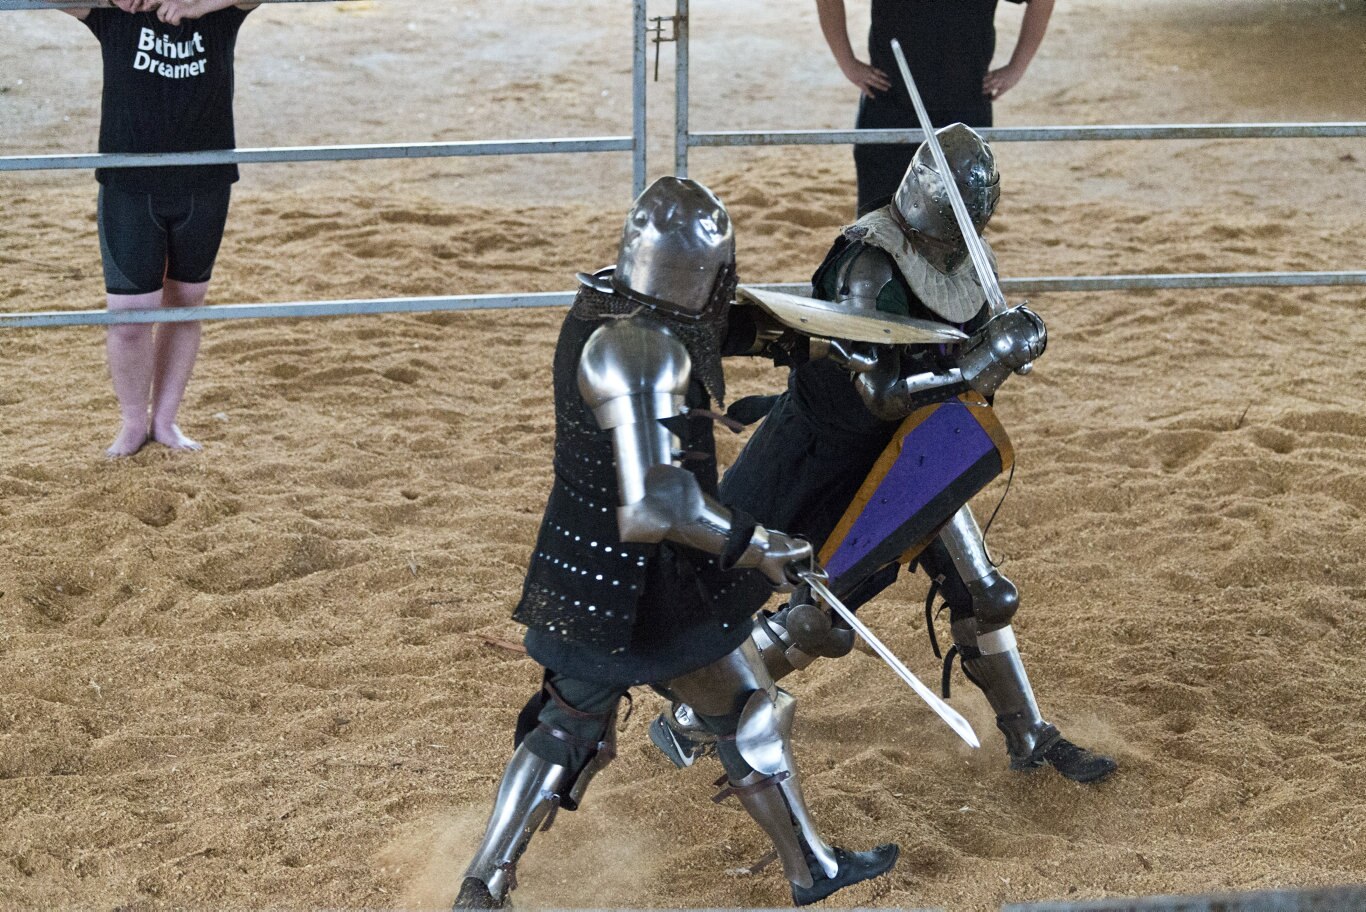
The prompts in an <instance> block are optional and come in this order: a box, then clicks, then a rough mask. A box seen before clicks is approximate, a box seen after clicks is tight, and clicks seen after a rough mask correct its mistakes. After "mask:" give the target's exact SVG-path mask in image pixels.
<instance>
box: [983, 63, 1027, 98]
mask: <svg viewBox="0 0 1366 912" xmlns="http://www.w3.org/2000/svg"><path fill="white" fill-rule="evenodd" d="M1023 75H1024V69H1023V68H1019V69H1017V68H1016V67H1013V66H1011V65H1010V64H1006V65H1005V66H1003V67H1001V68H1000V69H999V70H992V71H991V72H989V73H987V75H986V77H985V78H984V79H983V80H982V94H983V95H985V96H986V97H988V98H991V99H996V98H1000V97H1001V96H1002V95H1004V94H1005V93H1006V92H1009V91H1010V90H1011V89H1013V88H1014V87H1015V83H1017V82H1019V81H1020V77H1021V76H1023Z"/></svg>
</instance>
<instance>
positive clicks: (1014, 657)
mask: <svg viewBox="0 0 1366 912" xmlns="http://www.w3.org/2000/svg"><path fill="white" fill-rule="evenodd" d="M960 623H963V622H960ZM967 623H973V624H975V621H972V619H967ZM954 641H955V642H957V643H959V644H960V647H961V645H962V640H961V639H960V637H959V624H954ZM975 641H976V646H977V650H979V651H980V655H976V656H973V657H971V658H968V657H966V656H965V657H964V659H963V669H964V670H965V671H966V672H967V674H968V677H970V678H971V679H972V680H973V681H974V682H975V683H976V684H977V686H978V687H980V688H981V689H982V693H983V694H985V695H986V698H987V702H988V703H990V704H991V708H992V709H993V710H994V711H995V713H996V727H997V728H999V729H1000V730H1001V734H1003V735H1005V739H1006V750H1007V752H1009V754H1010V757H1011V759H1012V760H1019V761H1024V760H1026V759H1028V758H1029V757H1030V755H1032V754H1033V753H1034V751H1035V750H1036V749H1037V748H1038V747H1039V746H1040V745H1042V744H1044V743H1045V742H1046V741H1047V740H1048V739H1049V738H1051V737H1053V735H1054V733H1055V732H1056V729H1054V728H1053V726H1052V725H1050V724H1049V723H1048V722H1046V721H1045V720H1044V718H1043V716H1042V715H1040V713H1039V706H1038V703H1037V702H1036V701H1035V700H1034V689H1033V688H1032V687H1031V686H1030V684H1029V675H1027V674H1026V673H1025V668H1024V662H1023V661H1021V659H1020V650H1019V648H1018V647H1017V646H1016V644H1015V632H1014V631H1013V630H1011V628H1010V626H1009V625H1007V626H1005V627H1002V628H1000V629H999V630H993V631H992V632H990V633H985V634H979V635H977V636H976V637H975Z"/></svg>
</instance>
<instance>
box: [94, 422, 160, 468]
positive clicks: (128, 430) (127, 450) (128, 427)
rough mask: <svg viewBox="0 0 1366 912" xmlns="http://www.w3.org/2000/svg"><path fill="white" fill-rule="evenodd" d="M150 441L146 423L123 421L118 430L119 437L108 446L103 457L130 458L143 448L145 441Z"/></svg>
mask: <svg viewBox="0 0 1366 912" xmlns="http://www.w3.org/2000/svg"><path fill="white" fill-rule="evenodd" d="M151 439H152V438H151V436H150V435H149V434H148V433H147V424H146V422H128V421H125V422H124V423H123V427H121V428H119V435H118V436H117V437H115V438H114V442H113V443H111V444H109V446H108V448H106V449H105V451H104V455H106V456H108V457H109V458H110V459H121V458H122V457H124V456H132V455H133V454H134V453H136V452H137V451H138V450H140V449H142V448H143V447H145V446H146V445H147V441H149V440H151Z"/></svg>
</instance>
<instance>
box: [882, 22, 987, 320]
mask: <svg viewBox="0 0 1366 912" xmlns="http://www.w3.org/2000/svg"><path fill="white" fill-rule="evenodd" d="M892 54H893V55H895V57H896V65H897V66H898V67H900V68H901V78H902V79H903V80H904V81H905V83H906V91H907V92H908V93H910V96H911V104H912V105H913V106H914V107H915V116H916V119H918V120H919V121H920V129H921V130H924V131H925V145H927V146H929V147H930V154H931V155H933V156H934V165H935V167H936V168H938V169H939V177H940V178H941V179H942V180H943V181H944V187H945V191H946V192H947V193H948V195H949V205H950V206H952V207H953V217H954V219H955V220H956V221H957V222H958V230H959V231H961V232H963V241H964V243H966V244H967V247H968V256H969V257H971V258H972V267H973V268H974V269H976V270H977V281H978V284H980V285H981V286H982V290H983V291H985V292H986V295H987V300H988V301H990V302H991V305H992V309H993V310H994V311H995V312H996V313H1000V312H1001V311H1004V310H1005V309H1006V296H1005V294H1004V293H1003V292H1002V291H1001V284H1000V283H999V282H997V281H996V273H995V271H994V270H992V268H991V260H990V259H989V258H988V257H987V249H986V247H984V246H982V239H981V237H979V236H978V234H977V228H976V227H975V226H974V225H973V224H972V216H970V215H968V207H967V205H966V204H965V203H964V202H963V194H962V193H960V192H959V190H958V182H957V181H955V180H954V179H953V172H952V171H950V170H949V162H948V159H946V158H945V157H944V148H943V146H941V145H939V137H938V136H935V135H934V125H933V124H931V123H930V115H929V114H927V113H926V112H925V102H923V101H921V100H920V90H919V89H917V88H916V87H915V79H914V78H913V77H912V76H911V67H910V65H909V64H907V63H906V55H905V54H904V53H902V51H901V42H900V41H897V40H896V39H895V38H893V39H892Z"/></svg>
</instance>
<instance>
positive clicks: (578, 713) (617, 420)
mask: <svg viewBox="0 0 1366 912" xmlns="http://www.w3.org/2000/svg"><path fill="white" fill-rule="evenodd" d="M734 257H735V251H734V241H733V237H732V233H731V227H730V219H729V217H728V215H727V213H726V210H725V208H724V207H723V206H722V205H721V203H720V201H718V200H717V199H716V197H715V196H713V195H712V194H711V192H710V191H708V190H707V189H706V188H705V187H703V186H701V185H700V184H697V183H695V182H693V181H688V180H679V179H677V178H662V179H660V180H659V181H657V182H655V183H654V184H653V185H652V186H651V187H650V188H649V189H647V190H646V191H645V192H644V193H643V194H642V195H641V196H640V198H639V199H638V200H637V201H636V204H635V206H634V208H633V209H632V210H631V212H630V214H629V215H628V216H627V220H626V227H625V230H624V231H623V234H622V241H621V247H620V251H619V255H618V258H617V263H616V265H615V267H614V268H610V269H607V270H602V271H600V272H598V273H596V274H594V275H591V276H588V275H581V276H580V280H581V281H582V282H583V283H584V285H585V287H584V288H583V289H582V290H581V291H580V293H579V295H578V298H577V300H576V302H575V304H574V306H573V308H572V310H571V311H570V314H569V316H568V317H567V318H566V320H565V322H564V326H563V329H562V330H561V333H560V338H559V343H558V345H557V346H556V350H555V362H554V378H553V379H554V397H555V424H556V426H555V482H554V487H553V488H552V490H551V493H550V499H549V502H548V503H547V505H546V511H545V518H544V520H543V522H542V525H541V530H540V534H539V536H538V538H537V541H536V545H535V552H534V554H533V556H532V559H531V564H530V567H529V569H528V571H527V578H526V584H525V588H524V592H523V596H522V599H521V602H520V604H519V605H518V607H517V611H516V614H515V616H516V618H517V619H518V620H520V621H522V622H523V623H525V624H526V625H527V626H528V628H529V629H528V631H527V634H526V646H527V651H528V653H529V654H530V655H531V656H532V657H533V658H535V659H536V660H537V661H538V662H540V663H541V664H542V665H543V666H545V669H546V672H545V678H544V685H543V687H542V689H541V691H540V692H539V693H538V694H537V695H536V696H535V697H533V698H532V700H531V701H530V702H529V703H528V704H527V706H526V708H525V709H524V710H523V711H522V714H521V717H520V719H519V721H518V726H517V733H516V739H515V740H516V744H517V747H516V750H515V752H514V753H513V756H512V759H511V761H510V762H509V763H508V766H507V769H506V771H505V772H504V774H503V779H502V782H501V783H500V784H499V787H498V791H497V795H496V797H495V799H494V806H493V812H492V814H491V816H490V818H489V822H488V826H487V829H486V831H485V834H484V838H483V841H482V842H481V844H480V846H479V848H478V850H477V852H476V854H475V857H474V860H473V861H472V862H471V863H470V866H469V868H468V869H467V870H466V872H465V878H464V881H463V883H462V884H461V888H460V894H459V896H458V897H457V899H456V902H455V906H456V908H501V907H502V906H503V904H504V902H505V900H506V898H507V894H508V892H509V891H510V890H511V889H512V888H513V887H514V886H515V883H516V881H515V877H514V869H515V866H516V863H517V860H518V858H519V857H520V856H521V854H522V852H523V851H524V850H525V848H526V846H527V843H528V841H529V840H530V838H531V835H532V834H533V833H534V832H535V831H536V829H537V828H538V827H542V826H543V825H546V824H547V823H548V821H550V820H551V818H552V815H553V814H554V813H555V812H556V810H557V809H564V810H574V809H576V808H577V807H578V805H579V802H580V801H581V800H582V798H583V794H584V790H585V788H586V787H587V786H588V783H589V781H590V780H591V779H592V777H593V776H594V774H595V773H597V772H598V771H599V770H600V769H601V768H602V767H603V766H605V765H606V764H607V762H608V761H610V760H611V759H612V757H613V754H614V751H615V724H614V723H615V718H616V710H617V705H618V703H619V702H620V700H621V698H622V697H623V696H624V695H625V694H626V692H627V690H628V688H630V687H631V686H633V685H638V684H651V685H653V686H655V687H656V688H657V689H658V690H660V691H662V692H664V693H665V694H667V695H669V696H670V697H671V698H673V699H675V700H679V701H684V702H686V703H687V704H688V705H690V706H691V707H693V709H694V711H695V713H696V717H697V719H698V720H699V724H700V725H701V726H702V727H703V728H705V729H706V730H708V731H709V732H710V733H711V734H713V735H714V736H716V737H717V739H718V753H719V755H720V759H721V762H722V764H723V765H724V766H725V769H726V773H727V779H728V783H727V787H726V792H728V793H729V794H732V795H734V796H735V797H736V798H737V799H738V800H739V801H740V803H741V804H742V805H743V806H744V808H745V810H746V811H748V812H749V814H750V815H751V816H752V817H753V818H754V820H755V822H757V823H758V824H759V826H761V827H762V828H763V829H764V831H765V832H766V833H767V834H768V836H769V837H770V838H771V839H772V841H773V844H774V847H775V849H776V850H777V854H778V857H779V858H780V860H781V861H782V864H783V870H784V873H785V874H786V876H787V879H788V880H789V881H790V883H791V889H792V896H793V900H794V901H795V902H796V903H797V904H798V905H804V904H806V903H810V902H815V901H817V900H819V899H822V898H824V897H826V896H829V895H830V894H831V893H834V892H835V891H836V890H838V889H840V888H841V887H844V886H848V885H849V884H853V883H857V882H858V881H861V880H866V879H868V878H870V877H875V876H877V875H878V874H881V873H883V872H884V871H887V870H888V869H889V868H891V866H892V865H893V864H894V863H895V861H896V857H897V853H898V850H897V847H896V846H895V845H884V846H880V847H879V848H876V849H873V850H870V851H867V852H846V851H845V850H843V849H839V848H835V847H832V846H830V845H828V844H827V843H826V842H825V841H824V840H823V839H822V838H821V837H820V835H819V833H818V832H817V830H816V828H815V825H814V823H813V822H812V819H811V815H810V814H809V813H808V811H807V808H806V804H805V802H804V800H803V798H802V790H801V786H800V783H799V779H798V776H797V769H796V766H795V764H794V763H793V759H792V751H791V745H790V741H789V734H790V731H791V727H792V719H793V700H792V697H790V696H789V695H788V694H787V693H785V692H784V691H782V690H780V689H778V688H777V687H775V686H774V684H773V681H772V679H771V678H770V677H769V675H768V672H767V670H766V669H765V666H764V663H763V661H762V660H761V659H760V657H759V654H758V652H757V650H756V649H755V646H754V643H753V642H752V640H751V639H750V627H751V614H752V613H753V612H754V611H755V610H756V609H757V608H758V607H759V606H760V605H762V604H763V602H764V601H765V600H766V599H767V597H768V595H769V594H770V593H771V592H772V591H773V589H775V588H778V589H790V588H791V579H792V573H793V570H794V568H796V567H800V566H806V565H809V563H810V559H811V549H810V546H809V545H807V544H806V543H805V542H803V541H800V540H798V539H793V538H790V537H788V536H787V535H784V534H783V533H781V532H777V531H774V530H772V529H771V528H768V527H765V526H761V525H757V524H756V523H755V522H754V520H753V519H751V518H749V517H748V515H747V514H745V513H744V512H742V511H737V510H733V509H730V508H728V507H726V506H723V502H722V501H721V500H720V499H718V497H717V481H716V474H717V473H716V455H715V445H714V442H713V439H712V418H711V413H710V412H709V411H708V407H709V406H710V404H711V401H712V400H713V399H716V400H720V399H721V398H722V397H723V395H724V377H723V375H722V372H721V362H720V357H721V352H722V349H723V348H724V347H725V346H726V344H727V342H726V334H727V329H728V326H729V321H728V312H729V310H730V304H731V301H732V296H733V293H734V290H735V271H734Z"/></svg>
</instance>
